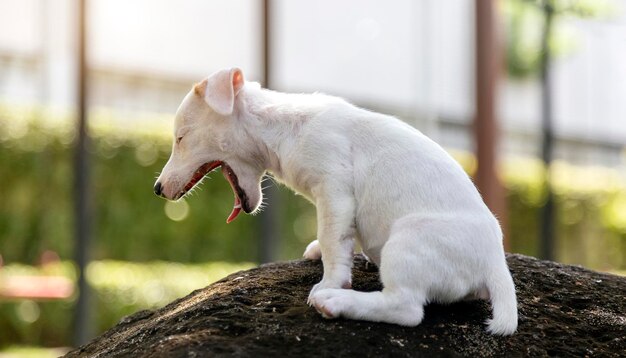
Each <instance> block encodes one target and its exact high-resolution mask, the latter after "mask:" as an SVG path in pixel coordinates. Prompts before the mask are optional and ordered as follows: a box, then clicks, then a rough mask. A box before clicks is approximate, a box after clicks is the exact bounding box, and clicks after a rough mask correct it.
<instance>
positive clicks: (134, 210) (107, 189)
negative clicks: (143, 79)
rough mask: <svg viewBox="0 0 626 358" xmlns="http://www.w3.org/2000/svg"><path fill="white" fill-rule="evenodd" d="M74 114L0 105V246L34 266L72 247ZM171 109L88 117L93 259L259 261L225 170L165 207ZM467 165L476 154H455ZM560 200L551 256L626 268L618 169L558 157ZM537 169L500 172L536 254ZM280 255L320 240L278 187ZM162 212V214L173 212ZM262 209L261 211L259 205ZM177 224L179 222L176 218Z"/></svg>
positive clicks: (625, 220) (511, 166) (519, 244)
mask: <svg viewBox="0 0 626 358" xmlns="http://www.w3.org/2000/svg"><path fill="white" fill-rule="evenodd" d="M68 118H72V115H71V113H61V114H55V113H52V112H51V110H50V109H48V108H37V107H16V106H6V105H4V106H1V105H0V148H2V150H0V168H3V169H2V174H1V175H0V197H2V198H3V200H2V201H1V202H0V248H1V251H0V254H2V255H3V257H4V259H5V261H6V262H29V263H32V262H35V261H36V259H37V257H38V255H39V254H40V253H41V252H42V251H44V250H54V251H56V252H58V253H59V254H60V256H61V257H62V258H64V259H68V258H71V253H72V227H73V226H72V201H71V189H72V180H73V179H72V178H73V177H72V151H71V145H72V143H73V140H74V137H75V135H74V132H73V130H72V126H71V121H69V120H68ZM171 121H172V120H171V116H169V115H167V116H163V115H152V114H146V115H136V114H132V115H130V114H129V115H124V114H119V113H117V114H113V113H109V112H107V111H105V110H94V111H93V112H92V113H91V114H90V122H91V127H90V132H91V136H92V138H93V141H92V146H91V151H90V159H91V161H92V169H93V170H92V177H91V183H92V184H93V203H94V211H93V213H94V215H93V221H94V223H93V232H94V250H93V258H94V259H115V260H128V261H147V260H166V261H179V262H206V261H215V260H226V261H235V262H241V261H246V262H250V261H254V260H255V259H256V257H257V246H258V243H257V232H258V230H257V227H258V218H259V216H256V217H255V216H248V215H242V216H239V217H238V218H237V220H236V221H235V222H233V223H231V224H228V225H227V224H226V223H225V220H226V217H227V215H228V213H229V212H230V210H231V207H232V200H233V199H232V193H231V190H230V188H229V187H228V184H227V183H226V181H225V180H222V178H221V175H219V174H214V175H213V177H217V180H205V183H203V185H202V186H201V189H200V190H197V191H196V193H195V194H194V195H192V196H191V197H190V198H188V199H187V200H186V201H181V202H180V203H177V204H168V203H167V202H166V201H165V200H162V199H159V198H156V197H155V196H154V194H153V193H152V185H153V183H154V179H155V177H156V175H157V174H158V171H159V170H160V169H161V168H162V166H163V164H164V163H165V161H166V160H167V157H168V155H169V151H170V146H171V144H170V138H169V134H170V126H171ZM451 152H452V154H453V156H455V157H456V158H457V159H458V160H459V162H461V164H462V165H463V166H464V167H465V168H466V169H467V170H468V172H470V173H471V172H472V171H473V167H474V166H475V159H474V158H473V156H472V155H470V154H469V153H466V152H459V151H451ZM550 170H551V175H552V177H553V179H554V180H553V190H554V193H555V195H556V197H555V200H556V206H557V212H556V217H557V221H558V223H557V230H556V232H557V236H558V237H557V258H558V259H559V260H560V261H563V262H566V263H575V264H582V265H585V266H588V267H591V268H595V269H600V270H610V269H623V268H624V265H626V261H625V260H624V256H625V253H626V247H625V246H626V244H625V242H626V240H625V239H626V184H625V183H626V180H624V176H623V175H622V173H620V172H619V171H617V170H615V169H609V168H602V167H577V166H572V165H569V164H567V163H562V162H556V163H554V165H553V166H552V167H551V168H550ZM543 171H544V168H543V166H542V165H541V163H540V162H539V161H538V160H536V159H533V158H514V157H507V158H506V159H505V160H504V161H503V163H502V166H501V168H500V175H501V177H502V179H503V181H504V183H505V186H506V190H507V199H508V206H509V217H508V222H509V229H508V233H509V237H510V241H511V243H512V249H513V251H515V252H520V253H524V254H529V255H537V252H538V251H537V247H538V239H537V232H538V222H539V208H540V207H541V205H542V204H543V201H544V200H545V190H544V186H543V183H542V181H541V178H542V175H543ZM278 199H279V200H278V201H279V204H280V205H278V215H279V217H281V218H282V224H281V227H280V228H279V229H280V230H279V232H280V234H281V244H280V248H281V252H280V255H279V257H280V258H293V257H298V256H300V255H301V253H302V250H303V249H304V247H305V245H306V244H307V243H308V242H309V241H310V240H312V239H313V238H314V236H315V211H314V208H313V207H312V205H311V204H309V203H308V202H307V201H306V200H303V199H302V198H298V197H296V196H295V195H293V194H291V193H289V192H288V190H286V189H285V188H282V187H281V189H280V191H279V198H278ZM166 211H167V213H169V217H168V214H167V213H166ZM260 215H263V214H262V213H261V214H260ZM173 219H175V220H179V221H175V220H173Z"/></svg>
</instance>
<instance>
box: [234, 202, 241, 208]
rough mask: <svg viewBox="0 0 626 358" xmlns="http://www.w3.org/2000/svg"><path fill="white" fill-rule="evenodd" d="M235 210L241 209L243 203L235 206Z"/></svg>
mask: <svg viewBox="0 0 626 358" xmlns="http://www.w3.org/2000/svg"><path fill="white" fill-rule="evenodd" d="M233 209H241V203H239V204H237V205H235V206H234V207H233Z"/></svg>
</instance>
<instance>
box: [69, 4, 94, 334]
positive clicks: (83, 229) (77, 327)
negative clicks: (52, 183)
mask: <svg viewBox="0 0 626 358" xmlns="http://www.w3.org/2000/svg"><path fill="white" fill-rule="evenodd" d="M86 1H87V0H78V1H77V10H78V11H77V17H78V19H77V20H78V21H77V23H78V28H77V33H78V41H77V60H78V61H77V67H78V93H77V101H78V104H77V113H78V121H77V140H76V147H75V153H74V154H75V157H74V160H75V161H74V175H75V177H74V210H75V211H74V221H75V222H74V225H75V235H76V247H75V252H74V260H75V261H76V265H77V266H78V270H79V271H78V292H79V294H78V300H77V301H76V307H75V312H74V322H73V323H74V327H73V329H74V333H73V344H74V345H75V346H79V345H82V344H84V343H86V342H87V340H89V339H90V338H91V337H92V335H91V333H92V332H91V329H90V328H91V326H90V323H91V320H90V318H91V317H90V313H91V310H90V304H89V303H90V299H89V298H90V292H89V286H88V285H87V281H86V280H85V267H86V266H87V263H88V262H89V247H90V245H89V242H90V229H91V228H90V226H91V225H90V221H91V207H90V196H89V161H88V151H87V149H88V146H89V136H88V133H87V103H86V100H87V68H86V60H85V13H86V9H85V5H86Z"/></svg>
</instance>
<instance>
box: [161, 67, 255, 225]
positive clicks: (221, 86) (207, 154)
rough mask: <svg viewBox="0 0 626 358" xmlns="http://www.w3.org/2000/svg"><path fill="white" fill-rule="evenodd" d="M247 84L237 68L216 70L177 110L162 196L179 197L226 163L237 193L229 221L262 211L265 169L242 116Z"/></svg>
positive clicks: (229, 180)
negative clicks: (242, 96) (241, 98)
mask: <svg viewBox="0 0 626 358" xmlns="http://www.w3.org/2000/svg"><path fill="white" fill-rule="evenodd" d="M243 86H244V78H243V73H242V72H241V70H240V69H238V68H233V69H230V70H222V71H218V72H216V73H214V74H212V75H211V76H209V77H208V78H206V79H205V80H204V81H202V82H200V83H198V84H196V85H195V86H194V88H193V89H192V90H191V91H190V92H189V93H188V94H187V96H186V97H185V99H184V100H183V102H182V103H181V105H180V107H179V108H178V111H177V112H176V118H175V122H174V144H173V148H172V154H171V156H170V159H169V160H168V162H167V164H166V165H165V167H164V168H163V171H162V172H161V175H160V176H159V178H158V179H157V181H156V184H155V186H154V192H155V193H156V194H157V195H159V196H163V197H164V198H166V199H169V200H178V199H180V198H182V197H183V196H184V195H185V194H187V193H188V192H189V191H190V190H191V189H192V188H193V187H195V186H196V185H197V184H198V183H199V182H200V181H201V180H202V179H203V178H204V176H205V175H206V174H208V173H210V172H211V171H213V170H215V169H217V168H219V167H221V168H222V173H223V174H224V177H225V178H226V180H227V181H228V182H229V183H230V186H231V188H232V189H233V193H234V195H235V204H234V207H233V211H232V213H231V214H230V216H229V217H228V220H227V222H231V221H232V220H234V219H235V218H236V217H237V215H238V214H239V212H240V211H241V210H243V211H244V212H246V213H252V212H254V211H256V210H257V209H258V207H259V205H260V203H261V201H262V192H261V178H262V176H263V174H264V172H265V170H264V168H263V166H262V164H261V163H259V162H258V160H257V161H255V155H254V153H252V152H251V151H252V150H253V148H251V147H254V143H250V142H251V141H250V138H249V134H248V132H247V131H246V130H245V129H244V123H241V121H243V120H244V119H243V117H242V116H239V115H238V114H239V110H238V96H239V94H240V91H241V90H242V87H243ZM244 143H246V144H245V145H244Z"/></svg>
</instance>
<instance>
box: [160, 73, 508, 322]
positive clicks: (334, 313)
mask: <svg viewBox="0 0 626 358" xmlns="http://www.w3.org/2000/svg"><path fill="white" fill-rule="evenodd" d="M225 71H229V73H230V74H231V76H230V77H229V76H225ZM237 71H239V70H238V69H232V70H224V71H220V72H219V73H217V74H214V75H212V76H211V77H209V80H208V82H209V83H211V82H212V81H213V82H215V78H216V76H218V75H219V74H220V73H221V75H220V76H221V77H223V78H230V81H233V80H232V79H233V76H232V74H233V73H236V72H237ZM221 87H223V83H222V85H221V86H220V88H221ZM226 87H228V86H226ZM220 88H217V89H214V88H212V87H211V86H210V85H209V86H208V87H207V88H206V91H207V92H210V91H213V90H215V91H218V92H219V91H221V90H220ZM229 88H231V89H232V85H231V86H230V87H229ZM226 91H227V90H226ZM205 97H206V94H205ZM232 108H233V109H232V113H226V114H225V113H223V112H224V111H223V110H221V111H220V112H222V113H221V114H218V113H217V112H216V111H215V110H213V109H211V108H210V106H208V105H207V102H205V101H203V100H202V98H201V96H198V95H197V94H195V93H194V91H191V92H190V93H189V94H188V95H187V97H186V98H185V100H184V101H183V103H182V104H181V107H180V108H179V110H178V112H177V115H176V122H175V127H176V128H175V136H178V135H179V133H184V136H185V138H184V139H183V140H182V143H183V145H184V146H185V147H184V148H182V147H179V146H177V144H174V149H173V153H172V157H171V158H170V161H169V162H168V163H167V165H166V166H165V168H164V170H163V172H162V173H161V176H160V177H159V179H158V181H159V182H161V183H162V184H163V193H164V195H165V196H166V197H168V198H170V199H171V198H174V197H176V194H177V193H178V192H179V191H180V190H181V187H182V186H184V184H185V183H186V182H187V181H188V180H189V178H190V177H191V175H192V173H193V171H194V170H195V169H196V168H197V167H198V166H200V165H202V164H203V163H205V162H207V161H211V160H222V161H225V162H227V163H228V164H229V165H230V166H231V167H232V168H233V170H234V171H235V173H236V174H237V176H238V178H239V181H240V183H241V184H242V188H243V189H244V190H245V191H246V193H247V194H248V196H249V197H250V201H251V206H252V207H254V209H255V210H256V209H257V208H258V206H259V204H260V202H261V200H262V193H261V189H260V185H259V184H260V180H261V177H262V175H263V173H264V172H265V171H269V172H271V173H272V175H273V176H274V177H275V178H276V179H277V180H279V181H281V182H283V183H285V184H286V185H287V186H289V187H290V188H292V189H293V190H295V191H296V192H298V193H300V194H302V195H303V196H305V197H306V198H308V199H309V200H310V201H311V202H312V203H313V204H315V206H316V208H317V221H318V230H317V237H318V240H317V241H314V242H313V243H312V244H311V245H309V247H307V250H306V251H305V253H304V256H305V257H307V258H310V259H317V258H319V257H320V255H321V258H322V261H323V265H324V275H323V279H322V281H321V282H320V283H318V284H317V285H315V286H314V287H313V289H312V290H311V293H310V296H309V303H310V304H312V305H313V306H315V307H316V309H317V310H318V311H320V312H321V313H322V314H323V315H324V316H325V317H329V318H332V317H339V316H343V317H347V318H352V319H363V320H369V321H377V322H388V323H396V324H400V325H407V326H415V325H417V324H419V323H420V322H421V321H422V319H423V316H424V310H423V306H424V305H425V304H427V303H428V302H441V303H450V302H455V301H459V300H463V299H467V298H490V300H491V303H492V307H493V318H492V319H491V320H489V321H488V331H489V332H491V333H494V334H501V335H508V334H512V333H514V332H515V330H516V328H517V302H516V296H515V288H514V286H513V280H512V278H511V275H510V273H509V271H508V268H507V265H506V261H505V257H504V251H503V247H502V232H501V230H500V226H499V224H498V221H497V220H496V218H495V217H494V216H493V215H492V213H491V212H490V211H489V209H488V208H487V206H486V205H485V204H484V202H483V201H482V199H481V197H480V195H479V193H478V191H477V190H476V188H475V187H474V185H473V184H472V182H471V180H470V179H469V177H468V176H467V175H466V174H465V172H464V171H463V169H462V168H461V167H460V166H459V165H458V164H457V162H456V161H454V160H453V159H452V158H451V157H450V156H449V155H448V154H447V153H446V152H445V151H444V150H443V149H442V148H441V147H440V146H439V145H437V144H436V143H435V142H433V141H431V140H430V139H429V138H427V137H426V136H424V135H423V134H422V133H421V132H419V131H418V130H416V129H414V128H412V127H411V126H409V125H408V124H406V123H403V122H401V121H400V120H398V119H396V118H394V117H390V116H387V115H383V114H378V113H373V112H369V111H367V110H364V109H361V108H357V107H355V106H353V105H351V104H349V103H347V102H346V101H344V100H342V99H339V98H336V97H331V96H326V95H321V94H284V93H278V92H273V91H269V90H265V89H261V88H260V86H259V85H258V84H256V83H251V82H245V85H243V87H241V88H240V89H239V90H238V93H236V94H235V99H234V105H233V107H232ZM355 241H356V242H358V243H359V244H360V246H361V247H362V248H363V251H364V253H365V254H367V256H369V258H370V259H371V260H372V261H373V262H374V263H376V264H377V265H378V266H379V268H380V276H381V280H382V283H383V285H384V289H383V290H382V291H381V292H371V293H363V292H356V291H354V290H351V289H347V288H350V286H351V268H352V255H353V247H354V243H355Z"/></svg>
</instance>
